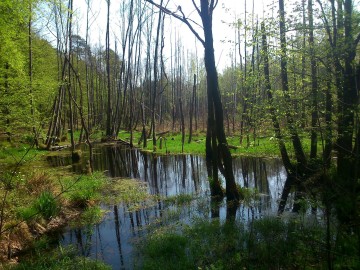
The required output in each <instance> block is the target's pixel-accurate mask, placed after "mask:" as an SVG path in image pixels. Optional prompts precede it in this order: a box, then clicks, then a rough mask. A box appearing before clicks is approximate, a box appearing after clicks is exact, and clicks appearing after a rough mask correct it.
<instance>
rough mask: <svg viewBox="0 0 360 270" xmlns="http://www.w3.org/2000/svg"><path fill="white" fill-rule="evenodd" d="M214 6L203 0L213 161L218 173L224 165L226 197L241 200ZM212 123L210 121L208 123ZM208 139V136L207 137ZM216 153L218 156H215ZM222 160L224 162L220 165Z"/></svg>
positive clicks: (202, 16) (202, 15) (209, 128)
mask: <svg viewBox="0 0 360 270" xmlns="http://www.w3.org/2000/svg"><path fill="white" fill-rule="evenodd" d="M213 8H214V7H213V6H210V7H209V3H208V1H207V0H201V19H202V23H203V28H204V36H205V43H204V46H205V69H206V73H207V76H206V79H207V88H208V90H207V92H208V95H209V97H208V110H209V108H211V107H213V109H214V114H213V115H211V111H210V110H209V111H208V113H209V114H210V115H209V116H208V119H212V118H213V119H214V120H215V121H214V123H213V126H212V127H211V126H210V127H209V126H208V132H209V131H210V133H211V136H210V134H209V136H207V137H211V138H212V140H211V146H212V151H213V159H215V160H218V159H219V160H218V162H215V163H219V164H214V163H213V166H214V167H213V171H214V172H215V170H216V174H217V170H218V168H216V169H215V166H223V169H224V176H225V181H226V197H227V199H228V200H229V201H231V200H239V199H240V195H239V192H238V189H237V186H236V183H235V178H234V173H233V169H232V157H231V154H230V150H229V148H228V145H227V141H226V137H225V132H224V117H223V108H222V104H221V98H220V93H219V82H218V75H217V71H216V65H215V55H214V44H213V34H212V11H213ZM209 124H210V123H209V122H208V125H209ZM207 140H208V138H207ZM206 146H207V148H208V147H209V146H210V145H209V143H207V144H206ZM215 155H216V156H215ZM221 161H222V163H223V164H221V165H220V162H221Z"/></svg>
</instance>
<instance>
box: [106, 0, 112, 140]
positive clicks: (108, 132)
mask: <svg viewBox="0 0 360 270" xmlns="http://www.w3.org/2000/svg"><path fill="white" fill-rule="evenodd" d="M106 1H107V22H106V73H107V108H106V136H108V137H111V136H112V130H111V81H110V76H111V75H110V0H106Z"/></svg>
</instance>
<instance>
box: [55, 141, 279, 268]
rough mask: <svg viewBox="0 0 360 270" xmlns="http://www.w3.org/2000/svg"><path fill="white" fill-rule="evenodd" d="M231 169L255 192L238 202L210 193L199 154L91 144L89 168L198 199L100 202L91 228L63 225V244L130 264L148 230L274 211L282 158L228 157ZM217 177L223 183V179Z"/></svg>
mask: <svg viewBox="0 0 360 270" xmlns="http://www.w3.org/2000/svg"><path fill="white" fill-rule="evenodd" d="M84 153H86V151H84ZM65 158H66V157H57V159H56V158H55V157H52V158H51V160H50V159H49V162H50V163H51V164H53V166H66V165H69V163H67V162H68V161H67V160H65ZM59 159H61V160H59ZM81 162H83V163H80V164H75V165H72V170H73V171H74V172H81V171H82V170H83V168H84V167H85V166H86V158H83V159H82V161H81ZM233 168H234V176H235V179H236V181H237V183H238V184H239V185H240V186H241V187H244V186H245V187H248V188H250V189H256V190H257V191H258V193H259V194H260V196H258V197H256V199H253V200H251V201H250V202H248V203H242V204H240V205H226V202H225V200H223V199H221V200H220V201H219V200H216V199H214V198H210V196H209V195H210V191H209V183H208V178H207V170H206V161H205V158H204V157H202V156H191V155H166V156H157V155H155V154H151V153H144V152H140V151H138V150H135V149H127V148H124V147H118V146H99V147H96V146H95V147H94V170H96V171H104V172H106V173H107V174H108V176H110V177H129V178H136V179H139V180H141V181H144V182H146V183H147V185H148V190H149V193H151V194H157V195H160V196H163V197H170V196H175V195H180V194H196V197H197V198H199V199H198V200H193V201H192V202H191V203H189V204H185V205H182V206H176V205H171V204H170V205H169V203H166V202H165V201H162V200H159V201H157V203H156V204H154V205H152V206H151V207H146V208H140V209H136V210H131V209H129V206H128V205H126V204H124V203H120V204H118V205H103V206H102V207H103V208H104V209H105V210H107V214H106V216H105V219H104V220H103V221H102V222H101V223H100V224H98V225H96V226H93V227H92V228H80V229H68V230H67V231H66V232H64V234H63V240H62V244H63V245H69V244H73V245H75V246H76V247H77V248H78V249H79V253H81V254H82V255H85V256H89V257H92V258H98V259H102V260H103V261H105V262H106V263H108V264H110V265H112V267H113V268H114V269H119V268H120V269H132V268H134V266H135V265H134V264H136V263H137V260H134V258H136V257H137V254H134V252H135V250H136V249H134V246H135V245H136V243H138V242H139V241H140V242H141V239H142V237H143V236H144V235H146V234H147V233H148V231H149V230H151V229H154V228H158V227H160V226H163V225H168V224H171V223H174V222H178V221H181V222H184V223H187V224H190V223H191V221H192V220H193V218H194V217H199V216H201V217H203V218H219V219H220V220H223V221H225V220H228V221H231V220H234V219H239V220H244V221H250V220H252V219H254V218H259V217H261V216H263V215H267V214H269V213H276V212H277V210H278V199H279V197H280V195H281V194H282V189H283V185H284V180H285V178H286V172H285V170H284V168H283V166H282V163H281V161H280V160H279V159H262V158H250V157H239V158H235V159H233ZM221 181H222V184H223V186H224V182H225V181H224V179H221ZM175 214H176V215H175ZM174 216H176V218H174ZM138 263H139V262H138Z"/></svg>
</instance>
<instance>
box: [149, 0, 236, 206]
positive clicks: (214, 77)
mask: <svg viewBox="0 0 360 270" xmlns="http://www.w3.org/2000/svg"><path fill="white" fill-rule="evenodd" d="M146 1H147V2H149V3H151V4H153V5H155V6H157V7H158V8H160V9H161V10H163V11H164V12H165V13H166V14H169V15H171V16H173V17H175V18H177V19H179V20H180V21H182V22H183V23H185V24H186V25H187V26H188V27H189V29H190V30H191V31H192V33H193V34H194V35H195V36H196V37H197V38H198V39H199V41H200V42H201V43H202V45H203V46H204V49H205V57H204V59H205V68H206V73H207V77H206V79H207V98H208V121H207V138H206V158H207V160H208V162H210V163H211V165H212V175H210V177H211V178H212V180H213V181H214V182H215V184H216V187H217V189H216V191H215V192H214V193H215V194H219V195H220V194H221V193H222V191H221V189H219V187H220V183H219V179H218V168H220V170H221V171H222V172H223V174H224V176H225V181H226V197H227V199H228V200H229V201H231V200H239V198H240V195H239V192H238V189H237V186H236V183H235V178H234V173H233V170H232V157H231V153H230V150H229V147H228V144H227V140H226V136H225V131H224V116H223V107H222V103H221V97H220V91H219V82H218V74H217V70H216V65H215V54H214V38H213V32H212V26H213V22H212V18H213V12H214V9H215V8H216V5H217V3H218V1H215V0H210V1H209V0H201V1H200V6H198V5H196V3H195V1H194V0H192V2H193V5H194V8H195V9H196V11H197V13H198V14H199V16H200V19H201V22H202V27H203V31H204V33H203V34H204V38H201V37H200V35H199V33H197V32H196V31H195V30H194V28H193V25H192V24H191V21H190V20H188V19H187V18H186V16H185V14H184V13H183V11H182V9H181V6H179V7H178V12H177V13H176V12H171V11H170V10H168V9H167V8H165V7H163V6H161V5H159V4H156V3H154V2H153V1H152V0H146Z"/></svg>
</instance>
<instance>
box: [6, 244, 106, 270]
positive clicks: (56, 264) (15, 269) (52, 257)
mask: <svg viewBox="0 0 360 270" xmlns="http://www.w3.org/2000/svg"><path fill="white" fill-rule="evenodd" d="M38 245H39V243H38ZM49 250H50V251H49ZM4 269H6V270H29V269H32V270H73V269H77V270H82V269H83V270H88V269H97V270H109V269H111V267H110V266H108V265H106V264H104V263H103V262H101V261H95V260H92V259H90V258H86V257H81V256H78V255H77V251H76V249H75V248H72V247H66V248H63V247H61V246H59V247H58V248H55V249H51V246H49V244H47V243H45V242H44V244H43V246H42V247H39V246H38V247H35V248H34V250H33V251H32V252H31V254H30V255H29V256H28V258H27V260H26V261H20V263H19V264H18V265H14V266H11V265H7V266H4Z"/></svg>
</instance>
